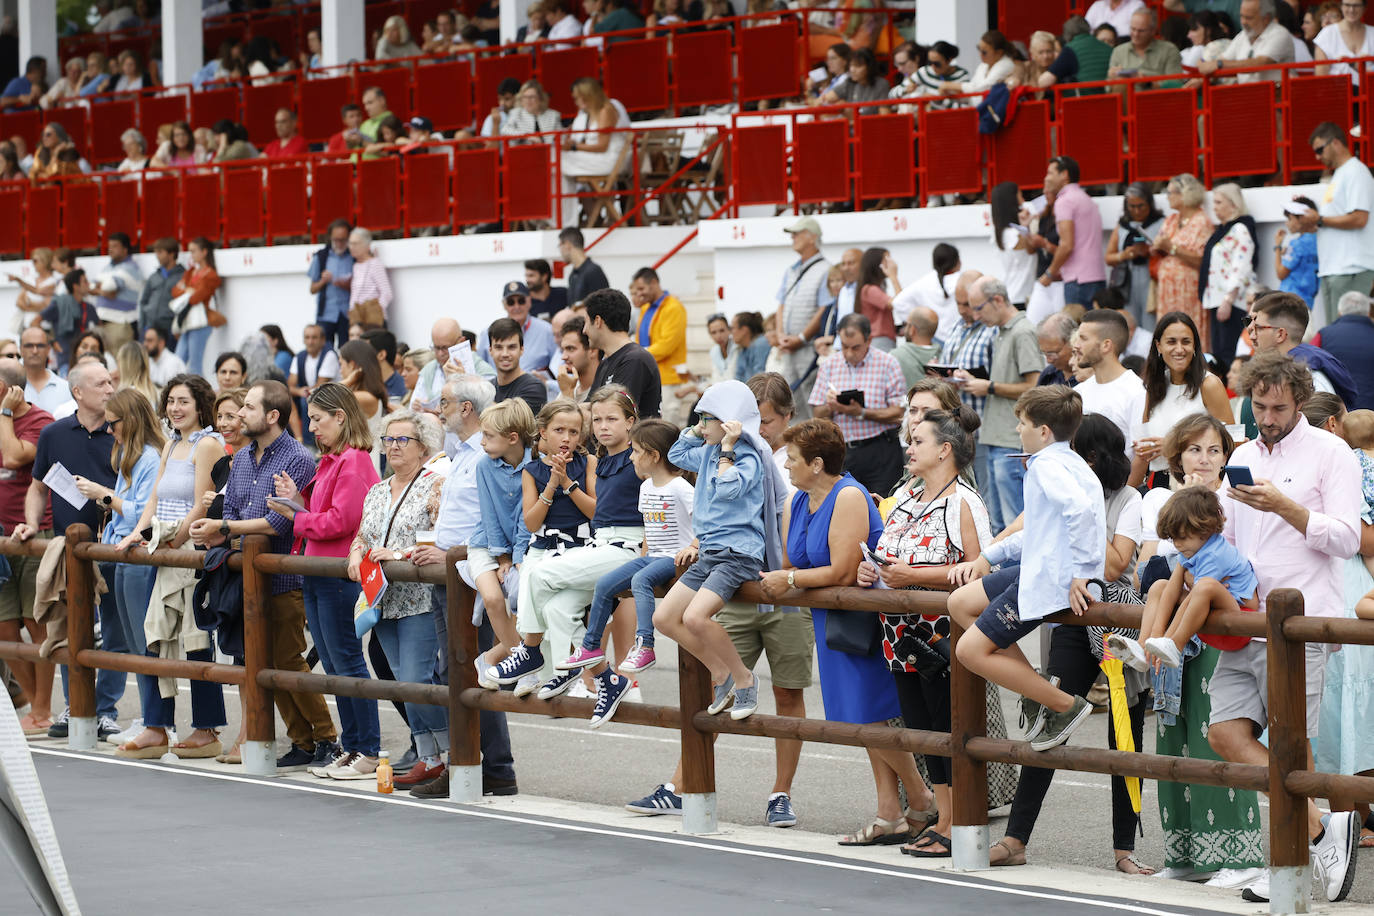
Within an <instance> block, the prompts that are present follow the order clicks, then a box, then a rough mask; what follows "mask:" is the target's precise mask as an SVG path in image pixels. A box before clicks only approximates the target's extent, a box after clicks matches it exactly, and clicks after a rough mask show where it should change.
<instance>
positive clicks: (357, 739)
mask: <svg viewBox="0 0 1374 916" xmlns="http://www.w3.org/2000/svg"><path fill="white" fill-rule="evenodd" d="M360 588H361V587H360V586H359V585H358V584H357V583H356V582H350V581H348V580H347V579H333V578H322V577H318V576H306V577H305V587H304V589H303V590H302V597H303V598H304V600H305V621H306V625H307V626H309V627H310V635H311V637H313V638H314V640H315V648H316V650H318V652H319V653H320V664H321V665H323V666H324V670H325V673H326V674H335V675H340V676H342V677H361V678H367V677H369V674H368V672H367V661H366V660H365V659H364V658H363V642H362V640H361V639H359V638H358V634H357V632H356V631H355V630H354V629H353V605H354V603H355V602H356V601H357V600H358V592H359V591H360ZM338 706H339V741H340V743H341V744H342V745H343V749H344V750H346V751H357V752H359V753H362V754H366V755H367V756H368V757H376V756H377V754H378V752H379V751H380V749H381V742H382V730H381V725H380V724H379V722H378V721H377V701H376V700H362V699H358V698H356V697H339V699H338Z"/></svg>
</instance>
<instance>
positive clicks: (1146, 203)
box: [1107, 183, 1164, 331]
mask: <svg viewBox="0 0 1374 916" xmlns="http://www.w3.org/2000/svg"><path fill="white" fill-rule="evenodd" d="M1121 205H1122V209H1121V219H1120V220H1118V221H1117V224H1116V227H1115V228H1114V229H1113V230H1112V234H1111V236H1110V237H1109V238H1108V239H1107V267H1109V268H1110V269H1111V282H1110V284H1109V285H1110V286H1111V287H1112V288H1113V289H1116V290H1118V291H1120V292H1121V294H1122V295H1123V296H1125V297H1126V308H1127V310H1128V311H1130V313H1131V314H1132V315H1133V316H1135V323H1136V327H1139V328H1144V329H1145V330H1147V331H1153V330H1154V329H1155V316H1154V313H1153V312H1151V311H1150V283H1151V279H1150V245H1151V244H1153V243H1154V240H1155V236H1156V235H1158V234H1159V230H1160V229H1161V228H1163V226H1164V214H1163V213H1162V212H1160V209H1159V207H1157V206H1155V196H1154V195H1153V194H1151V193H1150V191H1149V189H1148V188H1147V187H1146V186H1145V185H1143V184H1139V183H1137V184H1132V185H1131V186H1129V187H1128V188H1126V193H1125V194H1124V195H1122V200H1121Z"/></svg>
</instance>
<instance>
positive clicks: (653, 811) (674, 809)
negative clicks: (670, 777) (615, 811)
mask: <svg viewBox="0 0 1374 916" xmlns="http://www.w3.org/2000/svg"><path fill="white" fill-rule="evenodd" d="M625 810H626V811H628V812H630V813H631V814H644V815H649V816H653V815H659V814H676V815H679V816H681V815H682V796H681V795H678V794H677V793H676V792H674V791H673V790H672V789H670V788H668V787H667V786H666V785H660V786H659V787H658V788H657V789H654V791H652V792H650V793H649V794H648V795H646V796H644V797H643V798H641V799H640V800H639V801H632V802H630V803H629V804H628V805H626V806H625Z"/></svg>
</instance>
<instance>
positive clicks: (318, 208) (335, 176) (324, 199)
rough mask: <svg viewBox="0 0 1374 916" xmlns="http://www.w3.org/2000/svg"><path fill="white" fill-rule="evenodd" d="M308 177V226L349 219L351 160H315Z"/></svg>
mask: <svg viewBox="0 0 1374 916" xmlns="http://www.w3.org/2000/svg"><path fill="white" fill-rule="evenodd" d="M310 180H311V186H310V224H311V225H312V226H314V227H316V228H317V229H320V228H322V227H324V226H328V225H329V224H330V223H332V222H333V221H334V220H336V219H346V220H348V221H349V222H350V223H351V222H353V163H351V162H321V163H316V164H315V166H314V168H312V169H311V170H310ZM314 234H315V235H319V232H318V231H317V232H315V233H314Z"/></svg>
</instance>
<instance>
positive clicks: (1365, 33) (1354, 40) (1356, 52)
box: [1312, 0, 1374, 87]
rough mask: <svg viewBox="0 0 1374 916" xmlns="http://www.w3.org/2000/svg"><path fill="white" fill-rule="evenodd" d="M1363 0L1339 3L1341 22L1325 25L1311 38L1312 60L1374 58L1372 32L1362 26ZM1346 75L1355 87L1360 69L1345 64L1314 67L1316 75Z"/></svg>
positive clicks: (1365, 26) (1343, 0)
mask: <svg viewBox="0 0 1374 916" xmlns="http://www.w3.org/2000/svg"><path fill="white" fill-rule="evenodd" d="M1364 12H1365V4H1364V2H1363V0H1341V19H1340V21H1339V22H1337V23H1334V24H1332V25H1328V26H1326V27H1325V28H1323V29H1322V30H1321V31H1320V32H1318V33H1317V37H1316V38H1314V39H1312V43H1313V45H1315V47H1314V48H1313V49H1312V57H1313V58H1314V59H1316V60H1319V61H1321V60H1329V61H1343V60H1346V59H1349V58H1352V57H1374V29H1371V28H1370V27H1369V26H1367V25H1365V21H1364ZM1328 73H1329V74H1332V75H1333V76H1339V75H1341V74H1347V75H1349V77H1350V80H1351V82H1353V83H1354V84H1355V86H1356V87H1358V86H1359V85H1360V68H1358V67H1352V66H1350V65H1349V64H1346V63H1335V64H1327V65H1323V66H1318V67H1317V75H1318V76H1325V75H1327V74H1328Z"/></svg>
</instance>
